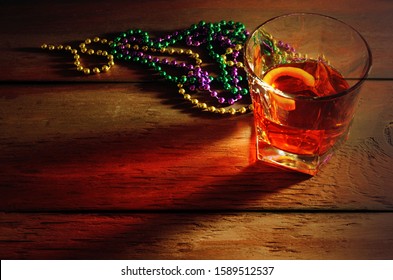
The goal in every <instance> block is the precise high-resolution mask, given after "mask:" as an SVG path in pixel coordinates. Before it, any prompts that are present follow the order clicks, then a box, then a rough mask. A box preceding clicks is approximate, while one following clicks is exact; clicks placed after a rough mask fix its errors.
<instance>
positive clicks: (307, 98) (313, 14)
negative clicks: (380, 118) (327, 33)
mask: <svg viewBox="0 0 393 280" xmlns="http://www.w3.org/2000/svg"><path fill="white" fill-rule="evenodd" d="M307 15H308V16H319V17H323V18H326V19H329V20H332V21H336V22H339V23H341V24H343V25H345V26H346V27H348V28H349V29H351V30H352V31H354V32H355V34H357V35H358V36H359V38H360V39H361V40H362V41H363V43H364V45H365V47H366V50H367V55H368V60H367V67H366V69H365V72H364V74H363V75H362V77H360V78H359V81H358V82H356V83H355V84H354V85H352V86H351V87H349V88H347V89H346V90H343V91H340V92H337V93H335V94H332V95H327V96H303V95H296V94H292V93H287V92H284V91H281V90H279V89H276V88H273V87H272V86H271V85H269V84H267V83H266V82H264V81H263V80H262V79H261V78H260V77H258V76H257V75H256V74H255V73H254V71H253V70H251V67H250V65H249V62H248V59H247V46H248V44H249V42H250V41H251V38H252V37H253V35H254V34H255V33H256V32H258V31H259V29H260V28H262V27H263V26H264V25H266V24H267V23H269V22H271V21H274V20H277V19H280V18H284V17H290V16H307ZM371 66H372V53H371V49H370V46H369V44H368V43H367V41H366V40H365V39H364V37H363V36H362V35H361V34H360V33H359V31H357V30H356V29H355V28H354V27H352V26H351V25H349V24H348V23H345V22H343V21H341V20H339V19H337V18H335V17H332V16H328V15H324V14H319V13H308V12H296V13H288V14H282V15H279V16H275V17H273V18H270V19H268V20H266V21H264V22H263V23H262V24H260V25H259V26H257V27H256V28H255V29H254V30H253V31H252V32H251V34H250V36H249V37H248V38H247V40H246V42H245V44H244V69H245V70H246V73H247V75H251V76H252V77H253V78H255V79H257V80H258V81H260V82H261V83H262V84H263V85H264V86H265V87H267V88H269V90H272V91H273V92H274V93H275V94H278V95H280V96H283V97H286V98H290V99H294V100H296V99H301V100H330V99H335V98H338V97H341V96H343V95H347V94H349V93H351V92H353V91H354V90H356V89H357V88H359V87H360V86H361V85H362V84H363V83H364V81H365V80H366V79H367V77H368V75H369V73H370V69H371Z"/></svg>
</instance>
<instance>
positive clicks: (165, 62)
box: [161, 58, 169, 64]
mask: <svg viewBox="0 0 393 280" xmlns="http://www.w3.org/2000/svg"><path fill="white" fill-rule="evenodd" d="M161 62H162V63H164V64H168V63H169V60H168V58H163V59H162V60H161Z"/></svg>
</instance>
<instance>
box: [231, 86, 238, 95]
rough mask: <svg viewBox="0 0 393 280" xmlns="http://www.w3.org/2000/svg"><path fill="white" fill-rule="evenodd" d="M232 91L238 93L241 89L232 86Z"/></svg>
mask: <svg viewBox="0 0 393 280" xmlns="http://www.w3.org/2000/svg"><path fill="white" fill-rule="evenodd" d="M231 92H232V93H233V94H237V93H238V92H239V89H238V88H237V87H233V88H231Z"/></svg>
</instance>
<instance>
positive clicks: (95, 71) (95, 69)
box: [93, 67, 101, 74]
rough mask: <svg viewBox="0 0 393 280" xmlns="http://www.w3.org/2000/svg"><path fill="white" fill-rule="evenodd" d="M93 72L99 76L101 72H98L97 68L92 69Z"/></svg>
mask: <svg viewBox="0 0 393 280" xmlns="http://www.w3.org/2000/svg"><path fill="white" fill-rule="evenodd" d="M93 72H94V73H95V74H99V73H100V72H101V71H100V69H99V68H98V67H94V68H93Z"/></svg>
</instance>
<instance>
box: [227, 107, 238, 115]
mask: <svg viewBox="0 0 393 280" xmlns="http://www.w3.org/2000/svg"><path fill="white" fill-rule="evenodd" d="M228 113H229V114H231V115H234V114H236V110H235V109H234V108H229V109H228Z"/></svg>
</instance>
